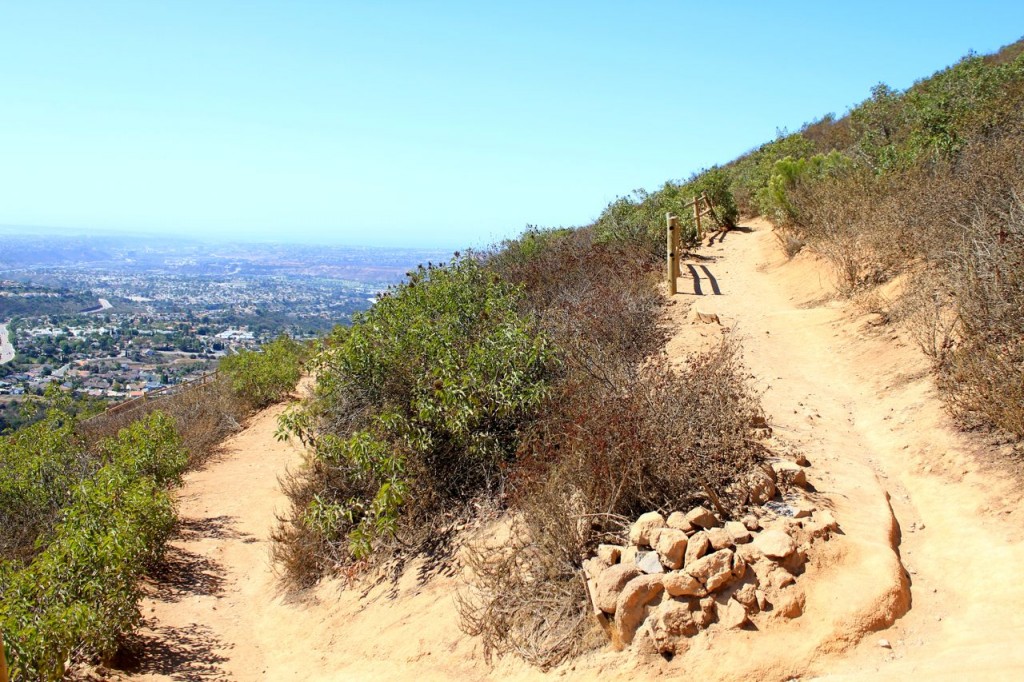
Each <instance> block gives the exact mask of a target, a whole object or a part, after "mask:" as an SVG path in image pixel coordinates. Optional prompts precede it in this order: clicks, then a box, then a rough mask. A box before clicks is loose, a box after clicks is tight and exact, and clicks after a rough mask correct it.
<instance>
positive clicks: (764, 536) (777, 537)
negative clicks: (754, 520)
mask: <svg viewBox="0 0 1024 682" xmlns="http://www.w3.org/2000/svg"><path fill="white" fill-rule="evenodd" d="M753 545H754V547H755V548H756V549H757V551H759V552H761V554H763V555H765V556H766V557H768V558H769V559H776V560H779V561H781V560H783V559H785V558H786V557H788V556H789V555H790V554H792V553H793V552H795V551H796V543H795V542H793V538H791V537H790V536H789V535H788V534H787V533H784V532H782V531H781V530H766V531H764V532H763V533H759V534H758V536H757V537H756V538H754V542H753Z"/></svg>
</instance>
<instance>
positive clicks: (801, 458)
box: [794, 452, 811, 467]
mask: <svg viewBox="0 0 1024 682" xmlns="http://www.w3.org/2000/svg"><path fill="white" fill-rule="evenodd" d="M794 461H795V462H796V463H797V465H798V466H802V467H809V466H811V463H810V461H809V460H808V459H807V455H805V454H804V453H802V452H801V453H800V454H799V455H797V456H796V459H795V460H794Z"/></svg>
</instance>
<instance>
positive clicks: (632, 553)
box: [619, 545, 638, 566]
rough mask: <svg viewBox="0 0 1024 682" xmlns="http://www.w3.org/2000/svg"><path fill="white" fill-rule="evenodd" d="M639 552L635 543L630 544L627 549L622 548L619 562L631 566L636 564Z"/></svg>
mask: <svg viewBox="0 0 1024 682" xmlns="http://www.w3.org/2000/svg"><path fill="white" fill-rule="evenodd" d="M637 553H638V550H637V548H636V547H634V546H633V545H630V546H628V547H626V548H625V549H623V550H622V554H621V556H619V563H620V564H630V565H631V566H636V555H637Z"/></svg>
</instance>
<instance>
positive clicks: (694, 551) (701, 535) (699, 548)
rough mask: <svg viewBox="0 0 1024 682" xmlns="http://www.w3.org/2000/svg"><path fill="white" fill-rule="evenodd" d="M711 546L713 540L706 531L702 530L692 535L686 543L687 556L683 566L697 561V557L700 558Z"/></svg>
mask: <svg viewBox="0 0 1024 682" xmlns="http://www.w3.org/2000/svg"><path fill="white" fill-rule="evenodd" d="M710 547H711V541H710V540H709V539H708V534H707V533H706V532H704V531H702V530H700V531H697V532H696V533H694V534H693V535H691V536H690V539H689V541H688V542H687V543H686V556H685V557H684V559H683V566H689V565H690V564H692V563H693V562H695V561H697V559H700V558H701V557H702V556H704V555H705V554H707V552H708V549H709V548H710Z"/></svg>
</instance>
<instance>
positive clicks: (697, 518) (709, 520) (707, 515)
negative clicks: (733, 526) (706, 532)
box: [686, 507, 718, 529]
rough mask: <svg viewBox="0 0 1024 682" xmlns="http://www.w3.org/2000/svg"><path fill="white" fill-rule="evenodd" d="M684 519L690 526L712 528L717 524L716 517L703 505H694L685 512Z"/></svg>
mask: <svg viewBox="0 0 1024 682" xmlns="http://www.w3.org/2000/svg"><path fill="white" fill-rule="evenodd" d="M686 520H687V521H688V522H689V523H690V525H691V526H696V527H698V528H704V529H708V528H714V527H715V526H717V525H718V519H717V518H715V515H714V514H712V513H711V512H710V511H708V510H707V509H705V508H704V507H694V508H693V509H691V510H690V511H688V512H687V513H686Z"/></svg>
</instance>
